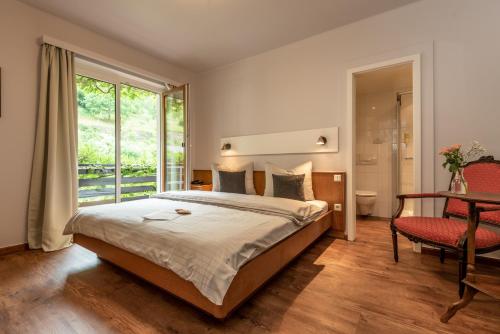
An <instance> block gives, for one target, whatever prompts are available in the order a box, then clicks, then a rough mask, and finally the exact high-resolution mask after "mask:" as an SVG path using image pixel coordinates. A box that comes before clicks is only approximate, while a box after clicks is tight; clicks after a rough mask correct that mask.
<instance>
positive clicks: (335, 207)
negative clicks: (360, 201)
mask: <svg viewBox="0 0 500 334" xmlns="http://www.w3.org/2000/svg"><path fill="white" fill-rule="evenodd" d="M333 210H334V211H342V204H340V203H335V204H333Z"/></svg>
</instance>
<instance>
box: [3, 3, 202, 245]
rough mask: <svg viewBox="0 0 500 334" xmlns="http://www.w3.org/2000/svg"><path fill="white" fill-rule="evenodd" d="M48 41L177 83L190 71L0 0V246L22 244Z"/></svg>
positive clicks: (186, 78) (49, 16) (26, 8)
mask: <svg viewBox="0 0 500 334" xmlns="http://www.w3.org/2000/svg"><path fill="white" fill-rule="evenodd" d="M43 34H47V35H49V36H52V37H54V38H57V39H60V40H63V41H66V42H68V43H71V44H74V45H78V46H80V47H82V48H85V49H89V50H92V51H94V52H96V53H99V54H102V55H104V56H107V57H110V58H114V59H116V60H118V61H121V62H123V63H126V64H129V65H132V66H135V67H138V68H141V69H143V70H146V71H148V72H153V73H157V74H158V75H161V76H164V77H167V78H171V79H172V80H176V81H179V82H187V81H190V80H191V75H192V74H191V73H190V72H188V71H185V70H183V69H181V68H177V67H175V66H172V65H170V64H168V63H166V62H164V61H162V60H159V59H157V58H153V57H151V56H148V55H146V54H144V53H142V52H140V51H138V50H135V49H132V48H129V47H126V46H124V45H123V44H120V43H118V42H115V41H113V40H110V39H108V38H105V37H102V36H100V35H97V34H95V33H93V32H91V31H89V30H86V29H83V28H81V27H79V26H76V25H74V24H71V23H69V22H67V21H64V20H61V19H59V18H57V17H54V16H52V15H49V14H46V13H44V12H42V11H39V10H37V9H34V8H32V7H29V6H27V5H24V4H22V3H19V2H17V1H13V0H2V1H0V67H1V68H2V117H1V118H0V248H1V247H6V246H10V245H16V244H21V243H24V242H25V241H26V211H27V202H28V190H29V181H30V173H31V160H32V156H33V145H34V136H35V122H36V110H37V95H38V73H39V66H38V61H39V50H40V44H39V38H40V37H41V36H42V35H43Z"/></svg>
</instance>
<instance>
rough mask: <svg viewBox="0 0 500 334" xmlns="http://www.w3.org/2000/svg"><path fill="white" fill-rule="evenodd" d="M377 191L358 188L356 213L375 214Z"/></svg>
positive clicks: (362, 214) (363, 214)
mask: <svg viewBox="0 0 500 334" xmlns="http://www.w3.org/2000/svg"><path fill="white" fill-rule="evenodd" d="M376 199H377V193H376V192H374V191H369V190H356V213H357V214H358V215H361V216H370V215H372V214H373V208H374V207H375V201H376Z"/></svg>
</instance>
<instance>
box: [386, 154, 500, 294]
mask: <svg viewBox="0 0 500 334" xmlns="http://www.w3.org/2000/svg"><path fill="white" fill-rule="evenodd" d="M464 177H465V180H466V181H467V183H468V186H469V191H480V192H492V193H500V161H497V160H494V159H493V157H483V158H481V159H479V160H477V161H473V162H471V163H469V164H468V165H467V166H466V167H465V168H464ZM452 180H453V177H452ZM450 185H451V182H450ZM397 197H398V199H399V208H398V210H397V212H396V214H395V215H394V216H393V217H392V219H391V231H392V243H393V248H394V260H395V261H396V262H398V259H399V258H398V239H397V232H399V233H400V234H401V235H404V236H405V237H407V238H408V239H410V240H411V241H414V242H421V243H424V244H427V245H431V246H435V247H438V248H439V249H440V261H441V263H443V262H444V257H445V252H446V250H449V251H454V252H457V253H458V280H459V295H460V296H462V295H463V291H464V284H463V283H462V280H463V279H464V278H465V274H466V267H467V254H466V251H467V247H466V243H467V238H466V233H467V223H466V221H464V220H466V219H467V215H468V207H467V204H466V203H465V202H463V201H460V200H458V199H447V200H446V203H445V207H444V210H443V218H437V217H401V213H402V212H403V208H404V203H405V200H406V199H415V198H438V197H442V196H440V195H438V194H432V193H431V194H411V195H398V196H397ZM478 209H479V210H480V211H481V213H480V216H479V217H480V218H479V221H480V223H485V224H491V225H496V226H498V227H499V228H500V206H493V205H488V204H478ZM450 217H453V218H455V219H450ZM457 218H458V219H460V220H458V219H457ZM498 231H499V232H498V233H497V232H496V231H494V230H493V229H491V228H490V229H489V228H484V227H482V226H479V227H478V229H477V231H476V254H484V253H488V252H492V251H495V250H497V249H500V230H498Z"/></svg>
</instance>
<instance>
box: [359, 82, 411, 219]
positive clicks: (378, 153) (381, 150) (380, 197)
mask: <svg viewBox="0 0 500 334" xmlns="http://www.w3.org/2000/svg"><path fill="white" fill-rule="evenodd" d="M403 90H404V89H401V90H399V91H403ZM408 102H409V103H408ZM402 104H403V105H402V108H401V114H400V115H401V124H402V125H403V127H402V128H401V131H400V133H401V138H403V134H404V133H407V139H406V141H407V142H408V143H410V145H407V146H406V147H403V146H405V145H404V144H401V146H402V149H401V155H403V153H406V154H408V155H409V156H411V155H412V147H411V141H412V138H411V132H412V124H411V122H412V116H411V115H412V110H411V96H409V97H406V96H403V100H402ZM396 125H397V121H396V91H388V92H380V93H370V94H358V96H357V98H356V151H357V157H356V162H357V163H356V175H357V178H356V187H357V189H358V190H370V191H375V192H377V201H376V204H375V208H374V212H373V215H374V216H378V217H391V215H392V213H393V200H394V197H395V192H396V190H395V189H396V188H394V187H395V184H394V182H395V178H394V181H393V173H396V172H397V171H396V170H395V165H394V164H393V154H392V151H393V142H396V140H395V139H396V137H397V126H396ZM401 142H402V140H401ZM409 156H407V157H409ZM401 158H403V156H402V157H401ZM412 164H413V161H412V160H411V159H401V168H402V173H401V187H402V191H404V192H411V189H413V172H412ZM408 166H410V167H411V168H408ZM410 188H411V189H410Z"/></svg>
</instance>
